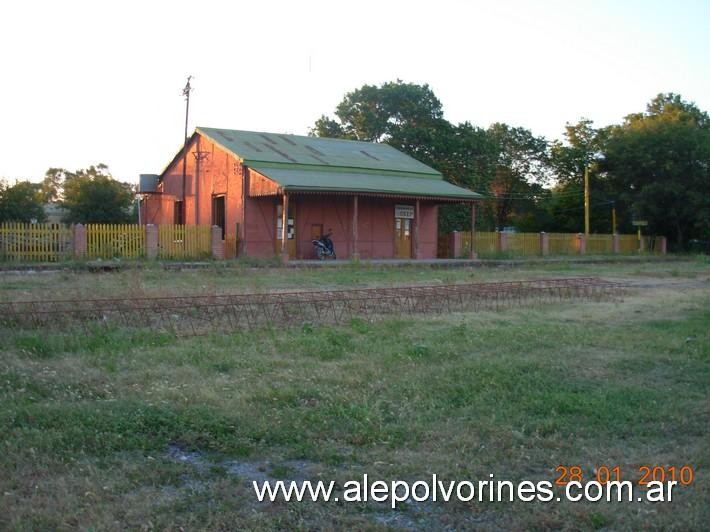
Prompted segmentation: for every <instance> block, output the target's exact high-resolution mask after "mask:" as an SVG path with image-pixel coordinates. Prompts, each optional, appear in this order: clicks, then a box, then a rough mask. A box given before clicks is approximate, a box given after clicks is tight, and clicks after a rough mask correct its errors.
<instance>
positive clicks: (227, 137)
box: [197, 127, 441, 176]
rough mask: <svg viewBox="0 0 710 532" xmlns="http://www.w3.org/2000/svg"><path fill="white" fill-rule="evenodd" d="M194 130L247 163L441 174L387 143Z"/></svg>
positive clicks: (250, 132) (204, 128)
mask: <svg viewBox="0 0 710 532" xmlns="http://www.w3.org/2000/svg"><path fill="white" fill-rule="evenodd" d="M197 132H198V133H202V134H204V135H206V136H208V137H209V138H211V139H212V140H213V141H215V142H216V143H217V144H220V145H221V146H223V147H224V148H226V149H227V150H229V151H231V152H232V153H234V154H235V155H237V156H238V157H239V158H241V159H242V160H243V161H244V164H246V165H247V166H253V165H255V164H257V163H286V164H289V163H290V164H307V165H315V166H325V167H341V168H362V169H369V170H390V171H396V172H402V173H409V174H426V175H434V176H441V173H440V172H438V171H436V170H434V169H433V168H431V167H429V166H427V165H425V164H423V163H420V162H419V161H417V160H416V159H413V158H412V157H410V156H408V155H405V154H404V153H402V152H400V151H399V150H397V149H395V148H393V147H392V146H388V145H387V144H376V143H374V142H361V141H357V140H344V139H329V138H324V137H306V136H301V135H282V134H275V133H259V132H255V131H236V130H232V129H216V128H210V127H198V128H197Z"/></svg>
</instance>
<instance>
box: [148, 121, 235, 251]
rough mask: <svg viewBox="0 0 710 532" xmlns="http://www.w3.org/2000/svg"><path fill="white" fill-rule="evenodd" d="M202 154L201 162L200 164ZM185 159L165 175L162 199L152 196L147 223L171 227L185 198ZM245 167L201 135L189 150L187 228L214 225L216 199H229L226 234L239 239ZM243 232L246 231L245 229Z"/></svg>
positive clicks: (226, 200)
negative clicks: (183, 167) (213, 200)
mask: <svg viewBox="0 0 710 532" xmlns="http://www.w3.org/2000/svg"><path fill="white" fill-rule="evenodd" d="M198 154H199V162H198ZM182 164H183V159H182V157H178V158H177V159H176V160H175V161H174V162H173V163H172V164H171V165H170V166H169V167H168V168H167V169H166V171H165V173H164V174H163V180H162V183H161V186H160V190H161V192H162V195H155V196H149V197H148V199H147V201H146V202H145V206H144V210H143V212H142V213H141V214H142V218H141V219H142V221H143V223H153V224H171V223H173V221H174V213H173V211H174V209H173V206H174V202H175V201H176V200H179V199H181V198H182ZM243 171H244V170H243V166H242V165H241V163H240V162H239V161H238V160H237V158H236V157H234V156H233V155H231V154H229V153H227V152H226V151H224V150H223V149H221V148H220V147H219V146H217V145H216V144H214V143H213V142H212V141H210V140H209V139H206V138H204V137H201V136H200V135H197V136H196V137H195V138H194V139H192V141H191V142H190V144H189V146H188V154H187V164H186V172H185V174H186V188H185V192H186V204H187V216H186V219H185V222H186V223H187V224H198V225H211V224H212V198H213V197H214V196H215V195H224V196H225V209H226V220H225V225H226V228H225V230H226V231H225V232H226V235H227V236H230V237H233V236H235V235H236V224H237V223H239V224H240V225H242V226H243V206H244V200H243V194H244V191H243ZM242 231H243V229H242Z"/></svg>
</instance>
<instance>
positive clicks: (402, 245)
mask: <svg viewBox="0 0 710 532" xmlns="http://www.w3.org/2000/svg"><path fill="white" fill-rule="evenodd" d="M394 256H395V258H397V259H411V258H412V220H411V219H410V218H395V219H394Z"/></svg>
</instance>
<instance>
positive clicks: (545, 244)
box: [540, 231, 550, 256]
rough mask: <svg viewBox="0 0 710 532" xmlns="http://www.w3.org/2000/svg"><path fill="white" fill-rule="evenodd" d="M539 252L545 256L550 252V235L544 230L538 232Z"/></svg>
mask: <svg viewBox="0 0 710 532" xmlns="http://www.w3.org/2000/svg"><path fill="white" fill-rule="evenodd" d="M540 252H541V253H542V254H543V255H544V256H547V255H549V254H550V235H548V234H547V233H546V232H545V231H543V232H542V233H540Z"/></svg>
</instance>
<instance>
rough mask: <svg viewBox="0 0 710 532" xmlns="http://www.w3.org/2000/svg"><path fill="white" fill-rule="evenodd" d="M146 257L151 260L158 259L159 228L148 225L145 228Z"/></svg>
mask: <svg viewBox="0 0 710 532" xmlns="http://www.w3.org/2000/svg"><path fill="white" fill-rule="evenodd" d="M145 256H146V257H148V258H149V259H157V258H158V226H157V225H153V224H148V225H146V226H145Z"/></svg>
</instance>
